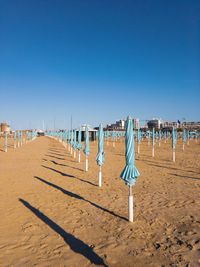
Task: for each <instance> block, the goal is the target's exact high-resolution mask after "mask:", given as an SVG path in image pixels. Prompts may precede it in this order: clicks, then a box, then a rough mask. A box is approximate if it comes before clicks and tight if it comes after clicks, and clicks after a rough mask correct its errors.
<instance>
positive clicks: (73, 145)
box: [72, 130, 76, 149]
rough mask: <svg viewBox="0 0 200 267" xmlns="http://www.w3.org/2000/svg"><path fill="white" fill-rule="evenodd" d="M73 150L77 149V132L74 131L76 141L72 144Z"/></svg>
mask: <svg viewBox="0 0 200 267" xmlns="http://www.w3.org/2000/svg"><path fill="white" fill-rule="evenodd" d="M72 147H73V149H76V130H74V141H73V144H72Z"/></svg>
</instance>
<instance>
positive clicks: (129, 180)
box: [120, 117, 139, 186]
mask: <svg viewBox="0 0 200 267" xmlns="http://www.w3.org/2000/svg"><path fill="white" fill-rule="evenodd" d="M125 149H126V154H125V156H126V166H125V168H124V170H123V171H122V173H121V175H120V177H121V178H122V179H123V180H124V182H125V184H127V185H129V186H132V185H134V184H135V181H136V179H137V177H138V176H139V172H138V170H137V168H136V167H135V165H134V161H135V156H134V153H135V150H134V134H133V122H132V119H131V118H130V117H128V118H127V120H126V135H125Z"/></svg>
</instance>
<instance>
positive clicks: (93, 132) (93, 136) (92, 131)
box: [76, 124, 97, 141]
mask: <svg viewBox="0 0 200 267" xmlns="http://www.w3.org/2000/svg"><path fill="white" fill-rule="evenodd" d="M86 126H87V127H88V132H89V139H90V141H94V140H96V133H97V130H96V129H94V128H92V127H91V126H90V125H87V124H83V125H81V141H84V140H85V129H86ZM79 129H80V128H78V129H76V130H77V131H79Z"/></svg>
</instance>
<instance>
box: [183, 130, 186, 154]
mask: <svg viewBox="0 0 200 267" xmlns="http://www.w3.org/2000/svg"><path fill="white" fill-rule="evenodd" d="M186 139H187V137H186V131H185V129H183V132H182V140H183V151H184V149H185V143H186Z"/></svg>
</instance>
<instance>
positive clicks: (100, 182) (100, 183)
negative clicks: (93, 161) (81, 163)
mask: <svg viewBox="0 0 200 267" xmlns="http://www.w3.org/2000/svg"><path fill="white" fill-rule="evenodd" d="M101 186H102V171H101V166H99V187H101Z"/></svg>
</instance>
